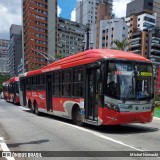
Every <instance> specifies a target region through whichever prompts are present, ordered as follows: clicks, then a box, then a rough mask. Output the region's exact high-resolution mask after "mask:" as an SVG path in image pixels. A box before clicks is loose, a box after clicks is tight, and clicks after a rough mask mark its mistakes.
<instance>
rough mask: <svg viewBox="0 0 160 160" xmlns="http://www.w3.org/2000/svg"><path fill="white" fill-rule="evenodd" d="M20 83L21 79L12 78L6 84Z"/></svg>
mask: <svg viewBox="0 0 160 160" xmlns="http://www.w3.org/2000/svg"><path fill="white" fill-rule="evenodd" d="M18 81H19V77H12V78H10V79H9V80H8V81H6V82H5V83H12V82H18Z"/></svg>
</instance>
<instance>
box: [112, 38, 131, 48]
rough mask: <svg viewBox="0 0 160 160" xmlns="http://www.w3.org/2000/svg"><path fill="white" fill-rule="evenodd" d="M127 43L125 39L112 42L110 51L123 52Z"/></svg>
mask: <svg viewBox="0 0 160 160" xmlns="http://www.w3.org/2000/svg"><path fill="white" fill-rule="evenodd" d="M128 44H129V43H128V41H127V39H124V40H122V41H119V40H117V39H116V40H113V41H112V49H116V50H122V51H124V50H125V48H126V47H127V46H128Z"/></svg>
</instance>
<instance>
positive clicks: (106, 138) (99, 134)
mask: <svg viewBox="0 0 160 160" xmlns="http://www.w3.org/2000/svg"><path fill="white" fill-rule="evenodd" d="M60 123H62V124H65V125H68V126H71V127H73V128H77V129H79V130H82V131H85V132H88V133H91V134H92V135H95V136H97V137H100V138H103V139H105V140H108V141H111V142H114V143H117V144H120V145H122V146H126V147H128V148H131V149H134V150H136V151H142V152H145V151H149V150H145V149H139V148H137V147H134V146H132V145H128V144H126V143H124V142H122V141H118V140H115V139H113V138H110V137H108V136H105V135H103V134H101V133H99V132H96V131H91V130H89V129H86V128H82V127H79V126H75V125H72V124H68V123H65V122H60Z"/></svg>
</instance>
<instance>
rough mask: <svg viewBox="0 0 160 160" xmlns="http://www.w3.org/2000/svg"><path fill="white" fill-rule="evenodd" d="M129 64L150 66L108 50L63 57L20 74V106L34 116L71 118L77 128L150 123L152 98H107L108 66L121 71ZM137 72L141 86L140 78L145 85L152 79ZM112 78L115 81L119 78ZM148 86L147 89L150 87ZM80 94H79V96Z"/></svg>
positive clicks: (135, 58)
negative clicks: (42, 114) (42, 81)
mask: <svg viewBox="0 0 160 160" xmlns="http://www.w3.org/2000/svg"><path fill="white" fill-rule="evenodd" d="M117 60H118V61H117ZM112 61H113V62H112ZM121 63H122V64H121ZM123 63H124V64H123ZM132 63H137V66H139V65H141V63H142V64H144V66H145V65H146V66H147V65H151V62H150V61H149V60H148V59H146V58H144V57H142V56H140V55H137V54H133V53H129V52H124V51H117V50H110V49H107V50H106V49H93V50H88V51H84V52H81V53H78V54H75V55H72V56H69V57H66V58H64V59H61V60H59V61H56V62H54V63H52V64H49V65H48V66H45V67H43V68H41V69H38V70H34V71H30V72H27V73H25V74H22V75H20V90H21V91H20V92H21V98H22V102H21V105H23V106H28V107H29V108H30V109H31V110H32V111H33V112H36V114H38V113H39V112H45V113H48V114H52V115H55V116H60V117H64V118H68V119H72V120H73V121H74V122H75V123H76V124H78V125H81V124H82V122H83V123H89V124H93V125H118V124H127V123H148V122H151V121H152V118H153V96H152V97H150V99H149V98H147V99H142V100H140V98H137V99H135V100H132V99H131V100H130V99H129V100H127V98H128V97H127V96H126V97H124V99H123V98H122V99H121V98H114V97H115V96H114V94H113V95H111V94H110V93H108V92H107V90H108V89H105V87H106V84H105V81H107V77H108V75H109V74H108V73H109V69H108V68H107V67H108V66H110V65H114V64H115V66H118V67H119V66H120V65H121V66H120V67H121V68H122V69H123V67H125V66H127V65H128V64H129V65H128V66H131V67H132V65H130V64H132ZM118 67H117V68H118ZM120 67H119V68H120ZM131 67H130V68H131ZM130 68H129V69H130ZM137 68H138V67H137ZM144 68H147V67H144ZM98 72H100V76H101V77H100V78H99V80H100V82H98V78H97V77H98V76H97V75H98ZM122 72H124V69H123V70H122ZM116 73H117V71H116ZM118 73H119V72H118ZM126 73H127V74H130V70H127V69H126V70H125V74H126ZM132 73H134V72H132ZM138 73H140V74H141V75H142V76H141V77H138V78H139V79H138V80H136V79H135V81H137V83H139V82H140V83H141V82H142V81H143V78H144V82H145V83H148V84H149V82H148V81H147V79H152V73H151V72H150V71H143V72H142V71H141V72H138ZM41 76H42V77H41ZM43 76H44V77H43ZM114 77H116V79H117V78H119V77H120V76H119V75H118V76H116V75H114ZM43 78H44V81H45V82H44V83H41V82H40V81H41V80H40V79H43ZM92 78H93V79H92ZM133 78H134V77H133ZM58 79H59V81H58ZM68 79H69V80H68ZM141 79H142V80H141ZM81 80H82V83H81ZM140 80H141V81H140ZM118 82H120V81H118ZM118 85H120V83H118ZM143 85H144V83H143ZM148 86H149V88H150V90H151V88H152V86H151V85H150V84H149V85H148ZM81 87H83V88H82V89H81ZM92 87H93V92H92V89H91V88H92ZM57 88H58V89H57ZM65 89H66V90H67V91H65ZM81 91H82V92H83V93H80V92H81ZM65 93H66V94H65ZM108 95H109V96H108ZM121 96H123V95H121Z"/></svg>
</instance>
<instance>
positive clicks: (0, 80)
mask: <svg viewBox="0 0 160 160" xmlns="http://www.w3.org/2000/svg"><path fill="white" fill-rule="evenodd" d="M9 78H10V76H9V75H4V74H0V92H1V91H2V83H3V82H5V81H7V80H8V79H9Z"/></svg>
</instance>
